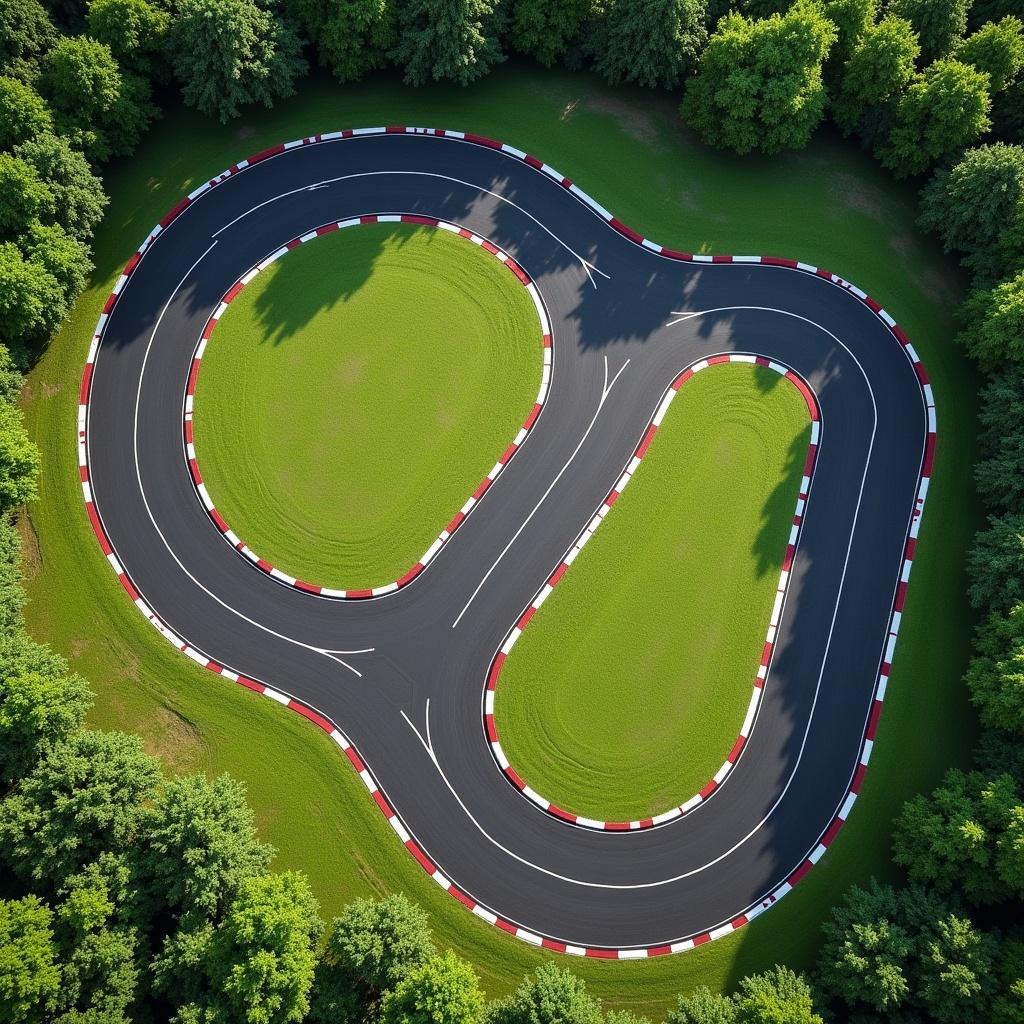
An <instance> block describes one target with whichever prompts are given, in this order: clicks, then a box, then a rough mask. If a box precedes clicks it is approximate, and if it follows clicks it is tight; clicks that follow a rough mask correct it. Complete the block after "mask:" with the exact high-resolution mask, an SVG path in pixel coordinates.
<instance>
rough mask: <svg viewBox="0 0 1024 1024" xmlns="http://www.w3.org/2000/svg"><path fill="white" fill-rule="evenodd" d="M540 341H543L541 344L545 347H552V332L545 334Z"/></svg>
mask: <svg viewBox="0 0 1024 1024" xmlns="http://www.w3.org/2000/svg"><path fill="white" fill-rule="evenodd" d="M540 343H541V345H543V346H544V348H551V335H550V334H545V335H544V336H543V337H542V338H541V339H540Z"/></svg>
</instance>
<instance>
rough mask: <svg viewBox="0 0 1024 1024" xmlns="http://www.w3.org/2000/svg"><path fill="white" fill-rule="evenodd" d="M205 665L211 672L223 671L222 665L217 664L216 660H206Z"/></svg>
mask: <svg viewBox="0 0 1024 1024" xmlns="http://www.w3.org/2000/svg"><path fill="white" fill-rule="evenodd" d="M206 667H207V668H208V669H209V670H210V671H211V672H216V673H217V675H220V674H221V673H222V672H223V671H224V666H223V665H218V664H217V662H215V661H208V662H207V663H206Z"/></svg>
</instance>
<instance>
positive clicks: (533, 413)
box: [523, 402, 543, 430]
mask: <svg viewBox="0 0 1024 1024" xmlns="http://www.w3.org/2000/svg"><path fill="white" fill-rule="evenodd" d="M542 408H543V406H541V404H540V403H539V402H538V403H537V404H536V405H535V406H534V407H533V408H532V409H531V410H530V415H529V416H527V417H526V422H525V423H524V424H523V429H524V430H529V429H530V427H532V426H533V425H534V423H536V422H537V417H538V416H539V415H540V411H541V409H542Z"/></svg>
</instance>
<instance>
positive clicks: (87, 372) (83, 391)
mask: <svg viewBox="0 0 1024 1024" xmlns="http://www.w3.org/2000/svg"><path fill="white" fill-rule="evenodd" d="M91 383H92V363H86V364H85V369H84V370H82V386H81V387H80V388H79V389H78V404H79V405H87V404H88V402H89V385H90V384H91Z"/></svg>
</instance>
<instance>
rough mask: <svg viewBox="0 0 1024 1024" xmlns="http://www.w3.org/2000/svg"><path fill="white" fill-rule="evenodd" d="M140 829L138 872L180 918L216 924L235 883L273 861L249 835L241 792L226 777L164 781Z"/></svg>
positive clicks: (251, 826) (252, 828) (251, 822)
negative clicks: (142, 834) (142, 848)
mask: <svg viewBox="0 0 1024 1024" xmlns="http://www.w3.org/2000/svg"><path fill="white" fill-rule="evenodd" d="M143 829H144V832H145V835H146V844H145V847H146V848H145V851H144V853H143V854H142V855H141V864H140V867H141V873H142V875H143V876H144V877H145V879H146V883H147V885H148V886H149V888H150V889H151V891H152V893H153V894H154V895H155V896H157V897H159V899H160V902H161V903H162V904H164V905H165V906H166V907H168V908H169V909H170V910H171V911H172V912H174V913H175V914H178V915H179V916H188V917H196V916H198V917H201V918H206V919H209V920H216V919H219V918H220V916H221V914H222V913H223V910H224V908H225V906H226V905H227V904H228V903H229V902H230V901H231V900H232V899H233V898H234V896H235V894H236V893H237V892H238V891H239V887H240V886H241V884H242V882H243V881H244V880H245V879H248V878H252V877H255V876H257V875H260V874H262V873H263V872H264V871H266V869H267V865H268V864H269V863H270V860H271V857H273V855H274V851H273V848H272V847H270V846H267V845H265V844H264V843H261V842H260V841H259V839H258V838H257V836H256V824H255V819H254V816H253V812H252V809H251V808H250V807H249V805H248V804H247V803H246V800H245V787H244V786H243V785H242V783H240V782H238V781H237V780H235V779H233V778H231V777H230V776H229V775H221V776H219V777H218V778H216V779H214V780H213V781H212V782H211V781H210V780H209V779H207V778H206V776H205V775H192V776H178V777H176V778H173V779H169V780H168V781H167V782H166V783H165V784H164V786H163V788H162V789H161V791H160V794H159V796H158V797H157V799H156V801H155V803H154V805H153V807H152V809H150V810H148V811H147V812H146V816H145V820H144V823H143Z"/></svg>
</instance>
